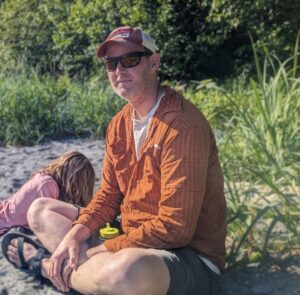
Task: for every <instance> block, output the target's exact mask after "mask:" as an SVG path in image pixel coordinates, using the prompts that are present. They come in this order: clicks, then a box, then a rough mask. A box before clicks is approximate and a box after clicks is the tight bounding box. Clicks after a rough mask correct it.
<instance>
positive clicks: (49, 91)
mask: <svg viewBox="0 0 300 295" xmlns="http://www.w3.org/2000/svg"><path fill="white" fill-rule="evenodd" d="M98 84H99V83H96V81H91V82H81V83H79V82H71V80H70V78H68V77H65V76H61V77H60V78H59V79H58V80H55V79H53V78H51V77H47V76H43V77H40V76H38V75H37V74H36V72H34V71H32V73H31V74H30V75H28V74H24V73H21V74H18V77H17V79H16V77H15V76H10V77H4V75H3V74H2V75H1V74H0V145H1V143H2V144H11V145H32V144H36V143H38V142H40V141H42V140H43V139H45V138H61V137H63V136H66V135H78V136H94V137H99V136H102V137H103V136H104V134H105V130H106V127H107V124H108V122H109V121H110V119H111V117H112V116H113V115H114V114H115V113H116V112H117V110H118V109H119V108H120V107H121V105H122V103H123V102H122V101H121V100H120V99H119V98H117V97H116V96H115V95H114V94H113V93H112V91H110V90H108V89H106V88H105V87H103V86H101V84H100V85H98Z"/></svg>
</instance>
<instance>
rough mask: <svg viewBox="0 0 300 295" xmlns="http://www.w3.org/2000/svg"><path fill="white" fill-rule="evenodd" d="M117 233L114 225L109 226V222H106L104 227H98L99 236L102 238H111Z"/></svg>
mask: <svg viewBox="0 0 300 295" xmlns="http://www.w3.org/2000/svg"><path fill="white" fill-rule="evenodd" d="M118 235H119V230H118V229H117V228H115V227H110V224H109V223H106V227H104V228H101V229H100V237H101V238H103V239H113V238H115V237H117V236H118Z"/></svg>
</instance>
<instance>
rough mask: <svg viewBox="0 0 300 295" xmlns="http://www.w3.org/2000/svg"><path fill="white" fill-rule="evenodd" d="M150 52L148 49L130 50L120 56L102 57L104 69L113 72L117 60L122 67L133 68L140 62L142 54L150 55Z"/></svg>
mask: <svg viewBox="0 0 300 295" xmlns="http://www.w3.org/2000/svg"><path fill="white" fill-rule="evenodd" d="M150 55H152V52H150V51H137V52H130V53H127V54H124V55H121V56H116V57H104V58H103V61H104V67H105V69H106V71H108V72H113V71H115V70H116V69H117V66H118V62H119V63H120V64H121V65H122V67H123V68H126V69H128V68H133V67H135V66H137V65H138V64H139V63H140V62H141V57H142V56H150Z"/></svg>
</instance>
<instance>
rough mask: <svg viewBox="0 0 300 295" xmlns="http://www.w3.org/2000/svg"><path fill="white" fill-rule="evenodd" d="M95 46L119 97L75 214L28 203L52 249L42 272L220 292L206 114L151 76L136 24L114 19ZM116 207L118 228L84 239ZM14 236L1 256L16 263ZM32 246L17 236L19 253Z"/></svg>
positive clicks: (140, 287) (93, 283)
mask: <svg viewBox="0 0 300 295" xmlns="http://www.w3.org/2000/svg"><path fill="white" fill-rule="evenodd" d="M177 54H180V53H177ZM97 56H98V57H100V58H103V61H104V66H105V69H106V71H107V75H108V79H109V81H110V84H111V86H112V88H113V90H114V91H115V92H116V93H117V94H118V95H119V96H120V97H122V98H124V99H126V100H127V101H128V104H127V105H126V106H125V107H124V108H123V109H122V110H121V111H120V112H119V113H118V114H117V115H116V116H115V117H114V118H113V119H112V121H111V123H110V124H109V126H108V129H107V135H106V151H105V160H104V164H103V175H102V181H101V185H100V188H99V190H98V191H97V192H96V194H95V196H94V198H93V200H92V201H91V202H90V204H89V205H88V207H87V208H85V209H81V210H80V215H79V217H78V218H77V211H76V209H74V207H73V206H69V205H68V204H61V203H60V202H58V201H53V200H50V201H49V200H47V199H39V200H37V201H36V202H35V203H34V204H33V205H32V207H31V208H30V211H29V214H28V220H29V224H30V226H31V228H32V229H33V231H34V232H35V234H36V235H37V236H38V238H39V240H40V241H42V243H43V244H44V245H45V247H46V248H47V249H48V250H49V251H50V252H52V253H53V254H52V256H51V258H50V259H46V258H44V259H42V260H41V264H40V268H41V273H42V275H43V276H44V277H47V278H49V279H50V280H51V281H52V282H53V284H54V285H55V286H56V287H57V288H58V289H60V290H62V291H67V290H68V289H69V287H72V288H74V289H76V290H78V291H80V292H82V293H84V294H122V295H126V294H130V295H134V294H139V295H140V294H143V295H147V294H149V295H150V294H151V295H152V294H174V295H175V294H178V295H179V294H180V295H184V294H187V295H193V294H219V292H220V289H219V275H220V272H221V271H223V270H224V265H225V246H224V243H225V235H226V204H225V198H224V193H223V177H222V173H221V169H220V164H219V160H218V155H217V148H216V144H215V139H214V136H213V133H212V131H211V129H210V127H209V125H208V123H207V121H206V119H205V118H204V116H203V115H202V114H201V112H199V111H198V110H197V109H196V107H195V106H193V105H192V104H191V103H190V102H188V101H187V100H185V99H184V98H183V97H182V96H181V95H180V94H179V93H177V92H176V91H174V90H172V89H171V88H169V87H163V86H161V85H160V83H159V80H158V77H157V71H158V69H159V64H160V57H159V55H158V53H157V52H156V46H155V42H154V40H153V39H152V38H151V37H150V36H149V35H148V34H146V33H145V32H144V31H143V30H141V29H140V28H136V27H134V28H132V27H121V28H117V29H115V30H114V31H113V32H112V33H111V34H110V35H109V36H108V37H107V38H106V40H105V41H104V42H103V43H102V44H101V45H100V47H99V48H98V50H97ZM119 215H120V216H121V229H122V231H123V232H122V233H121V234H120V235H119V236H118V237H115V238H113V239H110V240H106V241H105V242H104V243H98V244H97V245H96V246H93V247H91V244H90V243H89V242H87V240H88V238H89V237H91V235H92V234H93V233H95V232H97V231H98V230H99V228H100V227H103V226H104V225H105V224H106V223H107V222H113V221H114V220H115V219H116V217H117V216H119ZM16 243H17V242H16V241H12V242H11V245H10V248H9V249H10V250H9V252H10V260H12V261H14V262H15V263H16V264H19V262H18V258H16V256H17V254H16V252H17V250H16V249H17V244H16ZM26 247H27V250H26ZM36 251H37V249H36V247H33V246H32V245H29V244H27V245H26V243H25V246H24V251H23V252H24V253H23V254H24V259H25V260H28V259H29V258H30V257H32V256H34V255H35V252H36ZM30 252H31V254H30ZM29 254H30V255H29Z"/></svg>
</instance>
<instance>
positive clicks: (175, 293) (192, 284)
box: [156, 247, 222, 295]
mask: <svg viewBox="0 0 300 295" xmlns="http://www.w3.org/2000/svg"><path fill="white" fill-rule="evenodd" d="M156 251H157V252H158V253H157V254H158V255H159V256H160V257H162V258H163V260H164V262H165V263H166V265H167V267H168V269H169V272H170V278H171V282H170V287H169V290H168V293H167V295H206V294H210V295H215V294H216V295H220V294H222V288H221V278H220V276H219V275H217V274H216V273H214V272H213V271H212V270H211V269H210V268H208V267H207V266H206V264H205V263H204V262H203V261H202V260H201V259H200V258H199V257H198V256H197V254H196V252H194V251H193V250H192V249H191V248H187V247H184V248H179V249H174V250H168V251H167V250H156Z"/></svg>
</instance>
